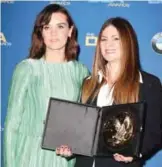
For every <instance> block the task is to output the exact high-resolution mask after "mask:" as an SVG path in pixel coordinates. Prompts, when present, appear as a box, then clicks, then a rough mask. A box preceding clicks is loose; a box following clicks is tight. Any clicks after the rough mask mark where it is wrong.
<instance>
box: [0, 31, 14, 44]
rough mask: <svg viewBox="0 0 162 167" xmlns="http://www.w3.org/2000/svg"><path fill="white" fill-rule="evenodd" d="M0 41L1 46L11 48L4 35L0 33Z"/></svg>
mask: <svg viewBox="0 0 162 167" xmlns="http://www.w3.org/2000/svg"><path fill="white" fill-rule="evenodd" d="M0 41H1V43H0V44H1V46H11V45H12V44H11V42H7V40H6V37H5V35H4V34H3V33H2V32H0Z"/></svg>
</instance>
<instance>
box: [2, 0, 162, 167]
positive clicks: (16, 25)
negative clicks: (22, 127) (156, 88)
mask: <svg viewBox="0 0 162 167" xmlns="http://www.w3.org/2000/svg"><path fill="white" fill-rule="evenodd" d="M52 3H57V4H61V5H63V6H65V7H66V8H67V9H68V10H69V12H70V14H71V15H72V18H73V19H74V21H75V24H76V26H77V28H78V42H79V45H80V55H79V60H80V61H81V62H83V63H84V64H85V65H86V66H87V67H88V68H89V70H91V67H92V62H93V57H94V52H95V46H96V42H97V36H98V33H99V30H100V28H101V26H102V24H103V23H104V21H105V20H106V19H108V18H110V17H115V16H120V17H124V18H126V19H128V20H129V21H130V22H131V24H132V25H133V27H134V29H135V31H136V33H137V36H138V40H139V47H140V60H141V65H142V68H143V69H144V70H145V71H147V72H149V73H152V74H154V75H156V76H158V77H159V78H160V80H161V81H162V19H161V16H162V1H161V0H149V1H112V0H110V1H107V0H105V1H104V0H103V1H101V0H100V1H95V0H89V1H67V0H62V1H34V2H32V1H13V0H11V1H7V0H1V13H2V17H1V22H2V26H1V32H0V39H1V78H2V82H1V86H2V87H1V92H2V96H1V97H2V98H1V104H2V105H1V111H2V112H1V132H2V133H1V134H2V136H1V139H2V138H3V130H4V119H5V116H6V108H7V100H8V93H9V86H10V83H11V77H12V74H13V70H14V68H15V65H16V64H17V63H19V62H20V61H21V60H23V59H25V58H26V57H27V56H28V55H29V48H30V43H31V34H32V30H33V26H34V21H35V18H36V15H37V14H38V13H39V12H40V11H41V10H42V9H43V8H44V7H45V6H46V5H48V4H52ZM150 137H151V136H150ZM1 141H2V140H1ZM2 149H3V144H2ZM2 151H3V150H2ZM145 167H162V151H160V152H158V153H157V154H156V155H155V156H154V157H153V158H151V159H150V160H148V161H147V163H146V165H145Z"/></svg>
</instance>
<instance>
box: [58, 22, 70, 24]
mask: <svg viewBox="0 0 162 167" xmlns="http://www.w3.org/2000/svg"><path fill="white" fill-rule="evenodd" d="M60 24H61V25H68V24H67V23H64V22H62V23H57V25H60Z"/></svg>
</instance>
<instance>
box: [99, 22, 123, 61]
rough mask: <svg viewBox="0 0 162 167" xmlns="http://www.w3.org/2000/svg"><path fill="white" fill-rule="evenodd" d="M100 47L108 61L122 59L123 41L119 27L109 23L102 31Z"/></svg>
mask: <svg viewBox="0 0 162 167" xmlns="http://www.w3.org/2000/svg"><path fill="white" fill-rule="evenodd" d="M100 49H101V54H102V56H103V58H104V59H105V60H106V61H107V62H114V61H120V60H121V42H120V36H119V32H118V31H117V29H116V28H115V27H114V26H112V25H109V26H107V27H106V28H105V29H104V30H103V32H102V33H101V39H100Z"/></svg>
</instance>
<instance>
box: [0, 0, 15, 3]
mask: <svg viewBox="0 0 162 167" xmlns="http://www.w3.org/2000/svg"><path fill="white" fill-rule="evenodd" d="M0 2H1V3H9V4H10V3H14V0H10V1H9V0H0Z"/></svg>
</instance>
